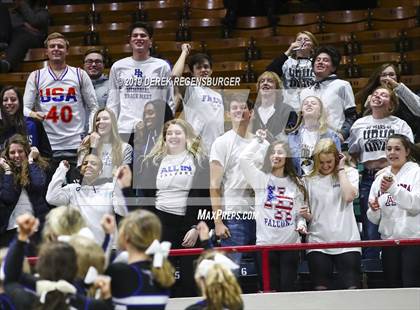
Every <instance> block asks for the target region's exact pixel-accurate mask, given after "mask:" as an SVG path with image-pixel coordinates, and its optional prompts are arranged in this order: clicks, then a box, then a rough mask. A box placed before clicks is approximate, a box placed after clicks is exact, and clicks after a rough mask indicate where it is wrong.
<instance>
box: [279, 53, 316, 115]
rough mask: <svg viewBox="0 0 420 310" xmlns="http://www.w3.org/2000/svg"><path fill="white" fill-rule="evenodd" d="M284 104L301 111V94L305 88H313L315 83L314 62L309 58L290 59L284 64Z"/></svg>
mask: <svg viewBox="0 0 420 310" xmlns="http://www.w3.org/2000/svg"><path fill="white" fill-rule="evenodd" d="M282 70H283V76H282V80H283V86H284V92H283V94H284V102H287V104H288V105H290V106H291V107H293V109H295V111H299V110H300V101H299V97H300V93H301V91H302V90H303V89H304V88H305V87H309V86H311V85H312V84H313V83H314V81H315V74H314V72H313V69H312V61H311V60H310V59H307V58H303V59H294V58H292V57H289V58H288V59H287V60H286V61H285V62H284V64H283V67H282Z"/></svg>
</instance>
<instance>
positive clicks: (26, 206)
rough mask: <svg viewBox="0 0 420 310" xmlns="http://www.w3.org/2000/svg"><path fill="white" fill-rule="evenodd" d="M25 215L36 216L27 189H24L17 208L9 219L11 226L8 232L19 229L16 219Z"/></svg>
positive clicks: (8, 226)
mask: <svg viewBox="0 0 420 310" xmlns="http://www.w3.org/2000/svg"><path fill="white" fill-rule="evenodd" d="M25 213H29V214H34V209H33V208H32V204H31V201H30V200H29V196H28V193H27V192H26V189H24V188H22V191H21V193H20V196H19V200H18V202H17V203H16V206H15V208H14V209H13V212H12V214H11V215H10V218H9V224H8V225H7V230H11V229H14V228H17V227H18V226H17V224H16V219H17V218H18V217H19V216H20V215H22V214H25Z"/></svg>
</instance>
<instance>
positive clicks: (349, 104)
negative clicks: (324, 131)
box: [300, 79, 356, 132]
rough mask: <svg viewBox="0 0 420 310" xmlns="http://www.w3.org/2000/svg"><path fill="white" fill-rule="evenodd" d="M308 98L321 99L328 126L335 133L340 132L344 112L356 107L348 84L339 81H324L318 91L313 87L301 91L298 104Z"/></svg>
mask: <svg viewBox="0 0 420 310" xmlns="http://www.w3.org/2000/svg"><path fill="white" fill-rule="evenodd" d="M308 96H316V97H318V98H320V99H321V101H322V103H323V104H324V108H325V111H326V112H327V115H328V124H329V125H330V127H331V128H332V129H333V130H335V131H337V132H340V131H341V128H342V126H343V124H344V120H345V115H344V111H345V110H347V109H349V108H354V107H356V104H355V102H354V94H353V90H352V88H351V85H350V83H349V82H347V81H344V80H340V79H335V80H327V81H324V82H322V83H321V85H320V87H319V88H318V89H317V88H315V86H311V87H308V88H305V89H303V90H302V92H301V93H300V102H302V101H303V100H304V99H305V98H306V97H308Z"/></svg>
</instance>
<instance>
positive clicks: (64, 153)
mask: <svg viewBox="0 0 420 310" xmlns="http://www.w3.org/2000/svg"><path fill="white" fill-rule="evenodd" d="M45 48H46V54H47V56H48V66H47V67H46V68H43V69H40V70H36V71H33V72H32V73H31V74H30V75H29V78H28V80H27V82H26V86H25V94H24V97H23V101H24V115H25V116H30V117H33V118H36V119H38V120H41V121H43V123H44V127H45V131H46V133H47V135H48V139H49V140H50V144H51V148H52V150H53V161H52V167H51V169H52V171H55V169H56V168H57V166H58V164H59V162H60V161H61V160H67V161H68V162H69V163H70V164H71V166H72V168H73V167H75V164H76V161H77V148H78V147H79V145H80V142H81V141H82V137H83V135H84V134H85V133H86V132H85V125H86V124H87V123H88V122H89V120H88V119H87V115H88V113H87V112H86V111H88V112H89V116H90V119H91V118H92V117H93V114H94V113H95V111H96V110H97V108H98V103H97V100H96V96H95V90H94V88H93V85H92V82H91V80H90V78H89V76H88V74H87V73H86V72H85V71H84V70H82V69H79V68H75V67H71V66H68V65H67V64H66V56H67V54H68V48H69V42H68V41H67V40H66V38H65V37H64V36H63V35H62V34H61V33H57V32H54V33H52V34H50V35H49V36H48V37H47V39H46V40H45ZM72 172H74V171H73V170H72ZM74 177H75V175H74V174H73V173H71V174H70V176H69V179H74Z"/></svg>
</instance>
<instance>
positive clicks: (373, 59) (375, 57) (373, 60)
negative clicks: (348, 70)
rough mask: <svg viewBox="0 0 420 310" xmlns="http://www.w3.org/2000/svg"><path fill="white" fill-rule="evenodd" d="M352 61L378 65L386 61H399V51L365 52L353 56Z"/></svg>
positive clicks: (360, 63)
mask: <svg viewBox="0 0 420 310" xmlns="http://www.w3.org/2000/svg"><path fill="white" fill-rule="evenodd" d="M353 61H354V63H355V64H359V65H374V66H378V65H379V64H382V63H386V62H399V61H400V54H399V53H383V52H377V53H366V54H359V55H355V56H353Z"/></svg>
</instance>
